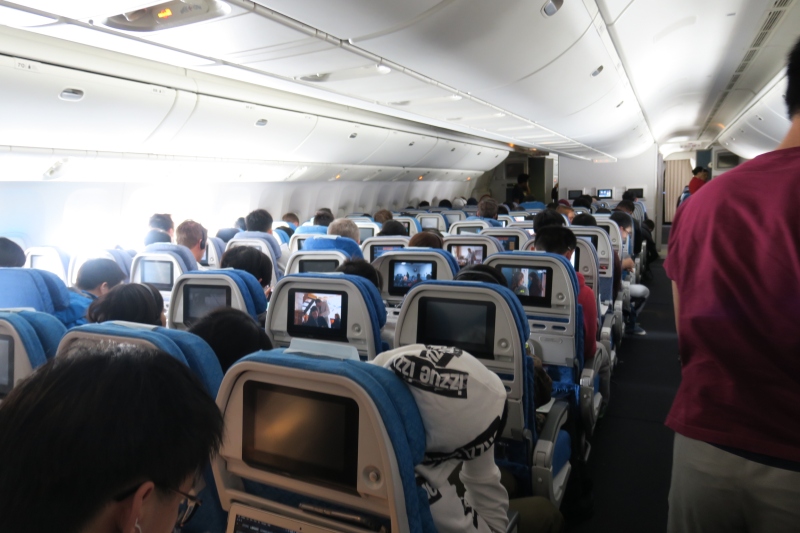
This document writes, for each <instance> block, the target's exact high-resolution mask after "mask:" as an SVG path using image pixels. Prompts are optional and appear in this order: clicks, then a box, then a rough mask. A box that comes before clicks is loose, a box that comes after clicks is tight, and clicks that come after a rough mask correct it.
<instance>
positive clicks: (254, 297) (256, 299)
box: [187, 268, 267, 320]
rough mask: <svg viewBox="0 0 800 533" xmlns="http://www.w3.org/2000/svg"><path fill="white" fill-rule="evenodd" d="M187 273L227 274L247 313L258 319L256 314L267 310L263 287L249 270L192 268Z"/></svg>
mask: <svg viewBox="0 0 800 533" xmlns="http://www.w3.org/2000/svg"><path fill="white" fill-rule="evenodd" d="M187 274H199V275H222V276H228V277H229V278H231V280H233V282H234V283H236V286H237V287H238V288H239V292H240V293H241V294H242V298H243V299H244V302H245V306H246V307H247V314H249V315H250V316H251V317H253V319H255V320H258V315H260V314H261V313H263V312H264V311H266V310H267V297H266V296H265V295H264V289H263V287H261V284H260V283H259V282H258V280H257V279H256V277H255V276H253V275H252V274H251V273H249V272H245V271H244V270H236V269H233V268H230V269H228V268H226V269H222V270H194V271H192V272H187Z"/></svg>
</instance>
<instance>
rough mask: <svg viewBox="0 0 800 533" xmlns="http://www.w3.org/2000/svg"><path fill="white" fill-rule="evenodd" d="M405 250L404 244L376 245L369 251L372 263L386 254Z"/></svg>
mask: <svg viewBox="0 0 800 533" xmlns="http://www.w3.org/2000/svg"><path fill="white" fill-rule="evenodd" d="M403 248H405V246H404V245H402V244H392V245H388V244H375V245H373V246H372V247H371V248H370V251H369V260H370V262H372V261H375V260H376V259H377V258H379V257H380V256H382V255H383V254H385V253H386V252H393V251H395V250H402V249H403Z"/></svg>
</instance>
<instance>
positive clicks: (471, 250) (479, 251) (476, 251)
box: [447, 244, 486, 268]
mask: <svg viewBox="0 0 800 533" xmlns="http://www.w3.org/2000/svg"><path fill="white" fill-rule="evenodd" d="M447 251H448V252H450V253H451V254H453V257H455V258H456V261H458V266H459V267H460V268H464V267H465V266H469V265H480V264H482V263H483V260H484V259H485V258H486V245H484V244H478V245H455V244H450V245H448V246H447Z"/></svg>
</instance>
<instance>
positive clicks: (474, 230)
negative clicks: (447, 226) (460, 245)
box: [458, 226, 483, 235]
mask: <svg viewBox="0 0 800 533" xmlns="http://www.w3.org/2000/svg"><path fill="white" fill-rule="evenodd" d="M481 230H483V226H459V227H458V234H459V235H462V234H464V233H480V232H481Z"/></svg>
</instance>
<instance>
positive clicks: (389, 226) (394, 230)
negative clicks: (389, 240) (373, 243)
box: [378, 220, 408, 237]
mask: <svg viewBox="0 0 800 533" xmlns="http://www.w3.org/2000/svg"><path fill="white" fill-rule="evenodd" d="M378 235H379V236H380V237H388V236H391V235H400V236H403V237H408V232H407V231H406V227H405V226H404V225H403V224H401V223H400V222H398V221H397V220H387V221H386V222H384V223H383V227H382V228H381V231H380V232H379V233H378Z"/></svg>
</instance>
